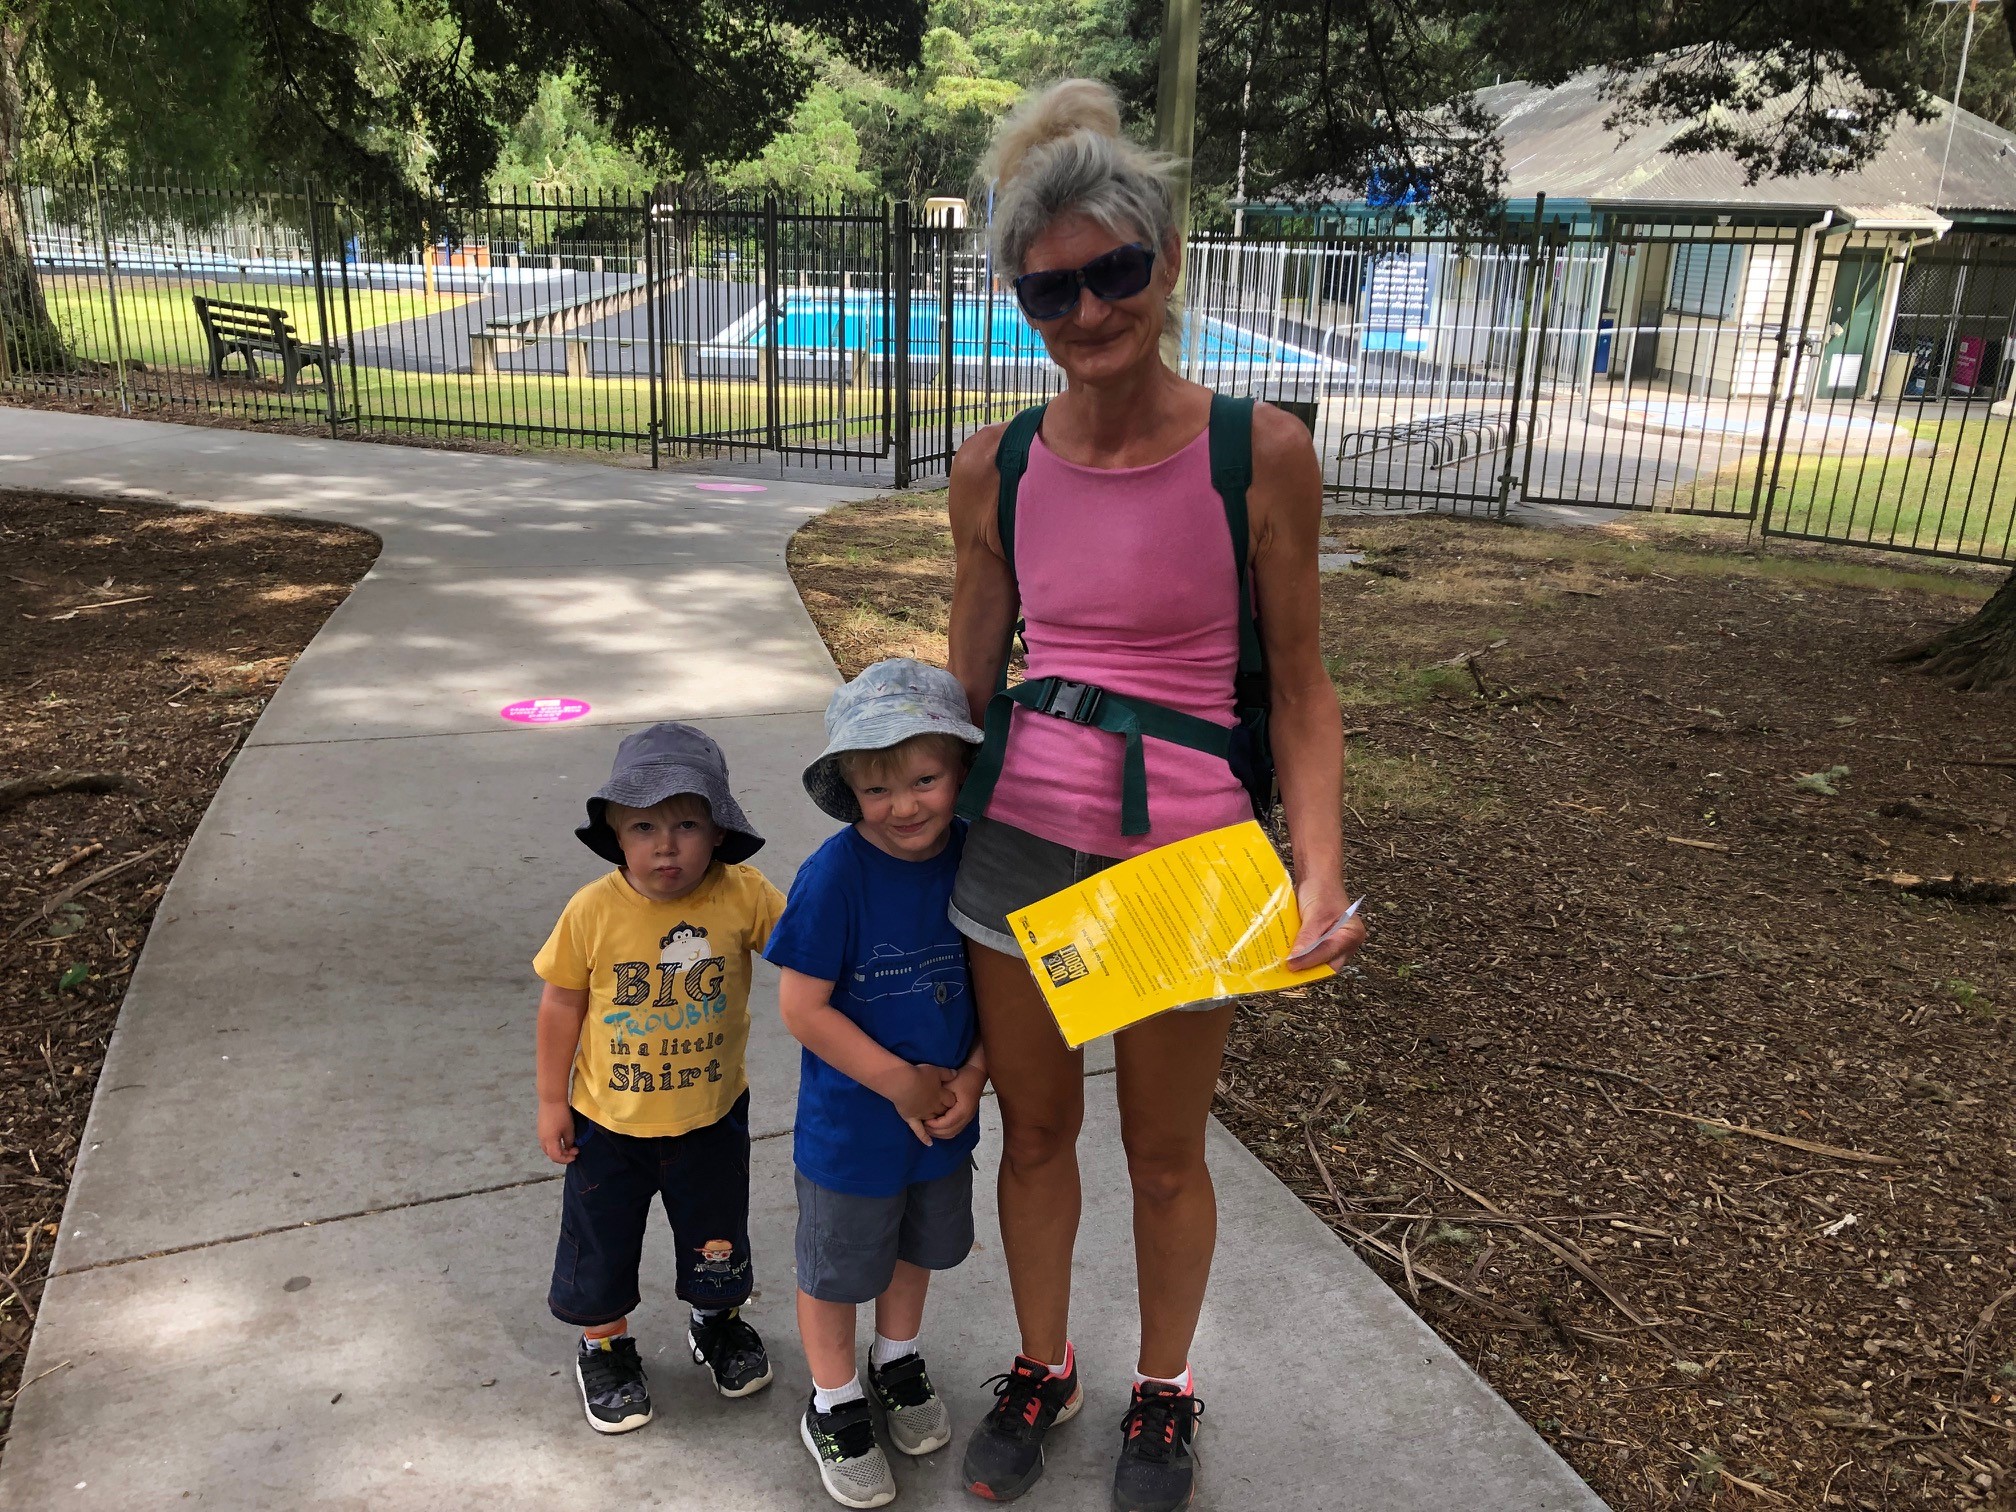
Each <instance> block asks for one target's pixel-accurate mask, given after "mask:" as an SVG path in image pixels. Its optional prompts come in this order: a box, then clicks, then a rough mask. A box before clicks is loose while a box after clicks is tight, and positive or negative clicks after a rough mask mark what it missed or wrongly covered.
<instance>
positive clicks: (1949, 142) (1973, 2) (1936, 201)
mask: <svg viewBox="0 0 2016 1512" xmlns="http://www.w3.org/2000/svg"><path fill="white" fill-rule="evenodd" d="M1171 3H1172V4H1173V3H1174V0H1171ZM1943 3H1945V4H1947V5H1956V4H1958V3H1959V0H1943ZM1980 8H1981V0H1967V31H1966V33H1965V35H1963V36H1962V37H1961V39H1960V77H1959V78H1957V79H1955V80H1954V81H1953V99H1952V101H1951V102H1950V104H1949V105H1948V107H1947V110H1946V150H1945V151H1944V152H1943V153H1941V154H1940V156H1939V191H1938V193H1936V194H1934V195H1933V196H1932V206H1931V208H1932V209H1934V210H1937V209H1938V208H1939V205H1940V203H1941V201H1943V200H1944V199H1945V198H1946V163H1947V160H1948V159H1949V158H1951V157H1952V156H1953V128H1954V127H1955V126H1958V125H1959V124H1960V96H1961V94H1962V93H1963V92H1965V90H1966V88H1967V53H1968V50H1969V49H1970V48H1971V47H1973V45H1974V15H1975V12H1977V11H1978V10H1980ZM1163 66H1164V69H1165V73H1164V77H1165V78H1166V77H1167V73H1166V69H1167V66H1168V65H1167V64H1166V63H1165V64H1164V65H1163Z"/></svg>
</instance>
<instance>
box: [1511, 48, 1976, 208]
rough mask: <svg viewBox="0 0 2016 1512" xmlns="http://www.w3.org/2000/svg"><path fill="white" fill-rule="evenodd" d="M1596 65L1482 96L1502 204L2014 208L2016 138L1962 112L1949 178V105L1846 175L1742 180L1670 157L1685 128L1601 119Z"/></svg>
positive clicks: (1604, 103)
mask: <svg viewBox="0 0 2016 1512" xmlns="http://www.w3.org/2000/svg"><path fill="white" fill-rule="evenodd" d="M1603 78H1604V75H1603V74H1602V72H1601V71H1600V70H1594V69H1592V70H1590V71H1588V72H1586V73H1581V74H1577V75H1576V76H1575V77H1573V78H1571V79H1569V80H1567V81H1566V82H1565V83H1562V84H1558V85H1556V86H1555V87H1554V88H1552V89H1543V88H1540V87H1538V86H1536V85H1532V84H1526V83H1513V84H1498V85H1493V86H1492V87H1491V88H1489V89H1480V90H1478V91H1477V94H1476V99H1477V101H1478V103H1480V104H1482V105H1483V106H1484V107H1485V108H1487V109H1488V110H1490V111H1491V112H1492V113H1493V114H1495V115H1497V116H1498V117H1499V121H1500V125H1499V137H1500V139H1501V141H1502V142H1503V143H1504V150H1505V177H1506V182H1505V185H1504V194H1505V197H1506V198H1507V199H1511V200H1519V199H1530V198H1532V196H1533V195H1535V194H1539V193H1544V194H1546V195H1547V197H1548V198H1549V199H1580V200H1587V201H1588V202H1589V203H1591V204H1592V205H1619V204H1622V205H1700V206H1710V205H1714V206H1728V207H1735V208H1740V209H1765V208H1779V207H1784V208H1795V207H1805V206H1811V207H1813V208H1816V209H1831V208H1835V207H1840V206H1845V205H1851V204H1852V205H1864V206H1892V207H1896V206H1912V207H1917V206H1932V207H1933V208H1935V209H1937V210H1941V211H1946V212H1951V211H1955V210H1958V211H2011V212H2016V134H2012V133H2010V132H2007V131H2004V130H2003V129H2002V128H2001V127H1999V126H1996V125H1993V124H1991V123H1990V122H1987V121H1984V120H1982V119H1981V117H1979V116H1977V115H1975V114H1974V113H1973V112H1971V111H1966V110H1963V111H1961V112H1960V116H1959V120H1958V122H1957V123H1956V124H1955V126H1954V131H1953V153H1952V158H1951V160H1950V161H1949V162H1948V164H1947V168H1946V185H1945V191H1944V192H1943V193H1940V192H1939V161H1940V158H1941V156H1942V155H1943V154H1944V153H1945V151H1946V128H1947V110H1948V108H1949V107H1947V106H1946V104H1945V102H1944V101H1941V102H1939V105H1940V109H1939V114H1938V115H1936V116H1934V117H1933V118H1932V119H1931V120H1929V121H1913V120H1910V119H1908V118H1903V119H1899V120H1898V122H1897V123H1896V125H1895V126H1894V127H1893V128H1892V130H1891V132H1890V136H1889V140H1888V141H1886V142H1885V143H1884V145H1883V148H1882V150H1881V151H1880V152H1878V153H1877V154H1876V156H1875V157H1874V158H1873V159H1872V160H1871V161H1869V162H1868V163H1866V164H1864V165H1863V166H1862V167H1860V168H1857V169H1854V170H1853V171H1851V172H1848V173H1841V174H1830V173H1816V174H1805V175H1801V176H1799V177H1797V178H1779V179H1762V180H1760V181H1759V182H1757V183H1755V184H1746V183H1744V181H1743V166H1742V164H1740V163H1739V162H1737V161H1736V159H1735V158H1733V157H1731V156H1729V155H1728V154H1726V153H1702V154H1694V155H1689V156H1684V157H1682V156H1671V155H1668V154H1667V153H1666V151H1665V148H1666V146H1667V144H1668V143H1670V142H1671V141H1672V140H1673V138H1675V137H1676V136H1678V135H1679V134H1680V132H1681V131H1682V130H1683V129H1684V127H1683V126H1681V125H1671V124H1661V125H1650V126H1641V127H1637V128H1634V129H1633V130H1631V132H1630V133H1629V134H1628V136H1626V135H1620V134H1619V133H1618V132H1616V131H1614V130H1612V129H1611V128H1609V127H1606V126H1605V125H1604V124H1603V123H1604V121H1605V119H1606V118H1607V117H1608V116H1609V115H1610V113H1611V111H1612V110H1614V109H1615V108H1616V107H1615V104H1614V102H1612V101H1610V100H1606V99H1604V98H1602V96H1601V94H1600V93H1599V90H1600V88H1601V85H1602V82H1603Z"/></svg>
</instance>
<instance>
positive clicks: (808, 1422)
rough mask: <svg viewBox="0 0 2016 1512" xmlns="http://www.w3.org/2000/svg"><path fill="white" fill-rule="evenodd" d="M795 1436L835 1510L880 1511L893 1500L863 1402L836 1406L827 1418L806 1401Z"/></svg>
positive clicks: (885, 1466)
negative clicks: (832, 1501)
mask: <svg viewBox="0 0 2016 1512" xmlns="http://www.w3.org/2000/svg"><path fill="white" fill-rule="evenodd" d="M798 1436H799V1437H800V1438H801V1439H803V1440H804V1441H805V1447H806V1448H807V1449H808V1450H810V1451H811V1454H812V1462H813V1463H814V1464H816V1465H817V1466H818V1467H819V1480H820V1483H821V1484H822V1485H824V1486H825V1488H826V1494H827V1495H828V1496H830V1497H832V1498H833V1500H835V1501H836V1502H838V1503H840V1505H841V1506H843V1507H886V1506H888V1505H889V1503H891V1502H892V1501H894V1500H896V1477H895V1476H894V1475H893V1474H891V1473H890V1470H889V1456H888V1455H886V1454H884V1453H883V1452H882V1446H881V1445H880V1444H878V1443H876V1442H875V1419H874V1418H873V1417H872V1416H871V1415H870V1413H869V1411H868V1399H867V1398H866V1397H856V1398H855V1399H854V1400H853V1401H851V1402H842V1403H841V1404H840V1405H839V1406H838V1407H835V1408H834V1409H833V1410H832V1411H831V1412H821V1411H820V1410H819V1409H818V1408H817V1407H816V1406H815V1405H814V1404H813V1399H807V1401H806V1403H805V1416H804V1417H803V1418H801V1419H799V1422H798Z"/></svg>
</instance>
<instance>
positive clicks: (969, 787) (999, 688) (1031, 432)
mask: <svg viewBox="0 0 2016 1512" xmlns="http://www.w3.org/2000/svg"><path fill="white" fill-rule="evenodd" d="M1048 407H1049V406H1048V405H1045V404H1037V405H1032V406H1031V407H1030V408H1028V409H1025V410H1023V411H1022V412H1021V413H1019V414H1018V415H1016V416H1015V418H1014V419H1012V420H1010V421H1009V422H1008V424H1007V426H1006V427H1005V428H1004V429H1003V430H1002V432H1001V442H1000V444H999V445H998V446H996V447H995V448H994V470H995V472H996V473H997V474H998V475H999V476H1000V479H1001V483H1000V489H999V492H998V493H997V494H996V496H995V498H996V502H995V505H994V520H995V524H996V526H997V527H998V528H999V530H1000V532H1001V555H1002V556H1003V557H1004V558H1006V559H1007V562H1008V576H1009V577H1010V578H1011V579H1013V578H1014V576H1015V499H1016V495H1017V494H1018V493H1019V492H1020V491H1021V488H1022V474H1023V473H1025V472H1027V471H1028V470H1029V447H1030V444H1031V443H1032V442H1033V441H1035V439H1036V433H1037V431H1039V430H1040V429H1042V426H1043V411H1044V410H1045V409H1047V408H1048ZM1017 592H1018V594H1019V592H1020V589H1019V585H1018V589H1017ZM1021 628H1022V627H1021V624H1020V622H1019V621H1018V622H1017V624H1016V626H1015V630H1013V631H1010V632H1009V636H1008V645H1007V646H1006V647H1004V648H1003V650H1002V656H1001V670H1000V671H999V672H997V673H996V674H995V676H994V697H993V698H992V699H991V700H990V701H989V702H988V705H987V715H986V720H987V722H986V727H985V734H986V736H987V740H986V743H985V744H984V745H982V746H981V747H980V749H979V750H978V751H975V752H974V753H973V764H972V766H971V767H970V768H969V769H968V770H967V773H966V780H965V782H964V783H963V784H962V785H961V786H960V789H959V806H958V812H959V813H960V814H962V815H964V816H965V817H966V818H968V819H978V818H980V817H981V816H982V815H983V814H985V813H986V812H987V802H988V799H989V798H991V797H992V796H993V793H994V784H995V782H996V781H998V780H999V779H1000V776H1001V763H1002V762H1003V761H1004V760H1005V759H1006V757H1007V754H1008V718H1009V714H1010V712H1011V709H1010V706H1009V704H1007V703H1006V702H1004V700H1005V699H1006V698H1007V697H1008V694H1009V688H1008V652H1010V651H1012V650H1013V649H1014V645H1015V634H1016V632H1017V631H1019V630H1020V629H1021Z"/></svg>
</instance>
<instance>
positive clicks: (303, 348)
mask: <svg viewBox="0 0 2016 1512" xmlns="http://www.w3.org/2000/svg"><path fill="white" fill-rule="evenodd" d="M192 297H193V298H194V299H195V301H196V318H197V319H198V320H200V321H202V322H203V338H204V340H206V341H207V342H209V343H210V376H211V377H212V378H219V379H221V378H222V377H223V376H224V359H225V358H227V357H230V356H232V355H234V354H235V355H237V356H239V357H242V358H244V360H245V371H246V373H247V374H248V375H249V376H251V377H253V378H257V377H258V376H259V358H258V353H260V352H266V353H269V354H271V355H272V356H275V357H278V358H279V359H280V391H281V392H282V393H283V394H291V393H293V392H294V388H295V380H296V379H297V378H299V377H300V375H301V369H303V368H305V367H314V368H320V369H321V370H322V381H323V382H324V383H327V382H328V381H329V364H330V362H331V361H333V360H335V357H336V354H334V353H332V352H331V351H330V350H329V349H328V348H326V347H323V346H320V345H318V344H317V343H315V342H312V341H303V340H302V339H301V338H300V337H299V336H297V335H295V333H294V327H293V326H292V325H290V324H288V321H287V312H286V311H285V310H278V309H274V308H273V307H272V306H270V305H255V304H240V303H238V302H237V301H236V300H233V299H210V298H207V297H206V296H204V295H202V294H197V295H194V296H192Z"/></svg>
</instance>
